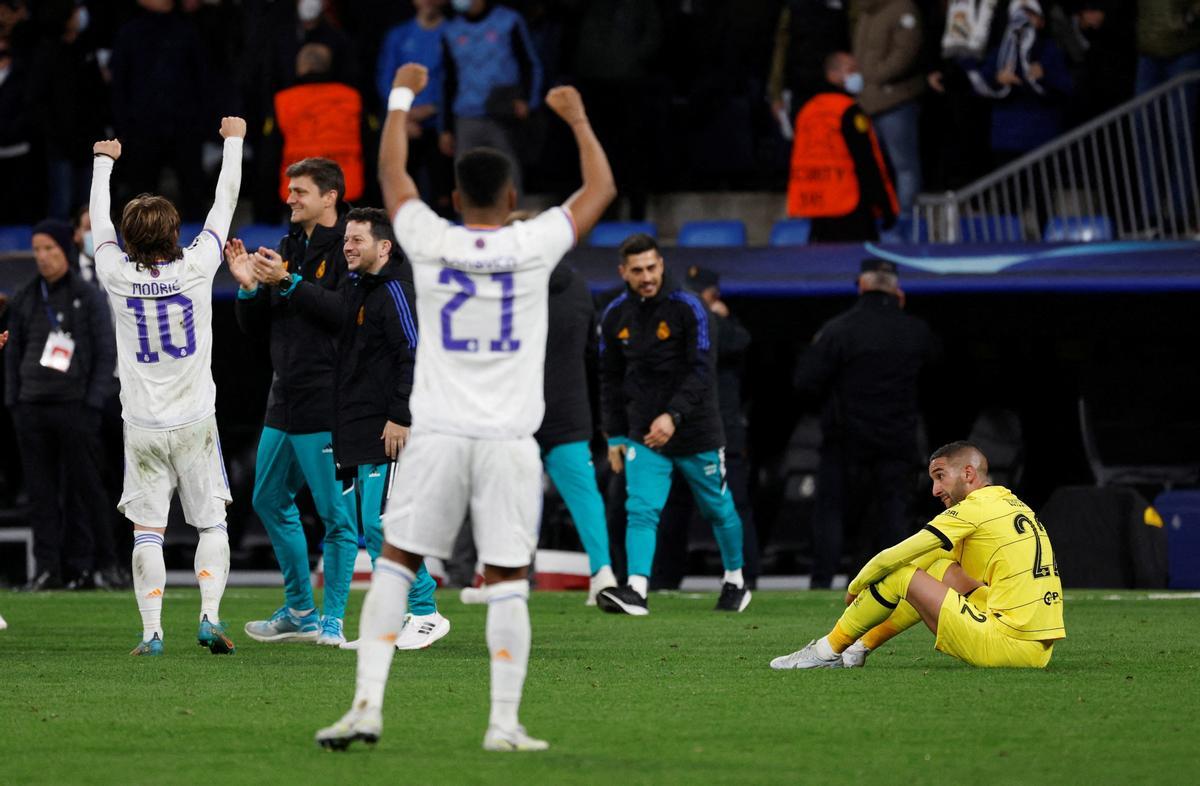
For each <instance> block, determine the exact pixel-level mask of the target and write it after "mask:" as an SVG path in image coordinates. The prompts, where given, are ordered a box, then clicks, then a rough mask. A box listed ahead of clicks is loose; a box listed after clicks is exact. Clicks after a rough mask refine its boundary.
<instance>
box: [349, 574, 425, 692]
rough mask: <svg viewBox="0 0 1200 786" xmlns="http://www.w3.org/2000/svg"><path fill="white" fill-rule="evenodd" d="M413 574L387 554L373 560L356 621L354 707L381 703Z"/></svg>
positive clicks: (406, 606) (414, 577)
mask: <svg viewBox="0 0 1200 786" xmlns="http://www.w3.org/2000/svg"><path fill="white" fill-rule="evenodd" d="M416 578H417V577H416V575H415V574H414V573H413V572H412V571H411V570H409V569H408V568H406V567H404V566H403V565H401V564H400V563H398V562H392V561H391V560H390V559H388V558H386V557H380V558H379V559H377V560H375V571H374V572H373V573H372V574H371V588H370V589H369V590H367V598H366V600H364V601H363V610H362V617H361V619H360V621H359V624H358V680H357V687H356V689H355V691H354V708H355V709H360V710H361V709H368V708H372V709H377V708H379V707H382V706H383V689H384V688H385V687H386V686H387V678H388V669H390V668H391V667H392V655H393V654H395V652H396V637H397V636H398V635H399V634H400V628H402V627H403V626H404V612H405V611H407V610H408V590H409V589H410V588H411V587H412V585H413V581H415V580H416Z"/></svg>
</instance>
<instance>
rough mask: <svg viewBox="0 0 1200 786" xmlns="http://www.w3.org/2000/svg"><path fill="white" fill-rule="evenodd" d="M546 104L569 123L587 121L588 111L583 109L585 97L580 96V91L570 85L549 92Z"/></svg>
mask: <svg viewBox="0 0 1200 786" xmlns="http://www.w3.org/2000/svg"><path fill="white" fill-rule="evenodd" d="M546 105H547V106H549V107H550V108H551V109H553V110H554V114H556V115H558V116H559V117H561V118H562V119H563V120H564V121H566V123H567V125H571V126H573V125H575V124H576V123H583V122H586V121H587V113H585V112H584V111H583V99H582V98H581V97H580V96H579V91H578V90H576V89H575V88H573V87H571V86H569V85H564V86H562V87H556V88H553V89H552V90H551V91H550V92H549V93H547V94H546Z"/></svg>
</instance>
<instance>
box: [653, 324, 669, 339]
mask: <svg viewBox="0 0 1200 786" xmlns="http://www.w3.org/2000/svg"><path fill="white" fill-rule="evenodd" d="M655 335H656V336H658V340H659V341H666V340H667V339H669V338H670V337H671V328H669V327H668V326H667V323H666V322H659V323H658V330H657V331H656V332H655Z"/></svg>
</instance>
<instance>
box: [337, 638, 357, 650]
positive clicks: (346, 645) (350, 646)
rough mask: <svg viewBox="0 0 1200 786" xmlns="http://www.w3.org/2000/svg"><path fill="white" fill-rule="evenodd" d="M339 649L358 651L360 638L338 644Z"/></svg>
mask: <svg viewBox="0 0 1200 786" xmlns="http://www.w3.org/2000/svg"><path fill="white" fill-rule="evenodd" d="M338 649H339V650H354V651H355V652H357V651H358V639H354V640H353V641H343V642H342V643H341V644H339V645H338Z"/></svg>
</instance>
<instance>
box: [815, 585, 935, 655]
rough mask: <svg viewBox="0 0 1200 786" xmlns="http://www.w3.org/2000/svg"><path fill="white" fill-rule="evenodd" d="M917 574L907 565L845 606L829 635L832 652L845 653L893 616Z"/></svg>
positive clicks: (859, 594)
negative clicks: (861, 638)
mask: <svg viewBox="0 0 1200 786" xmlns="http://www.w3.org/2000/svg"><path fill="white" fill-rule="evenodd" d="M916 572H917V569H916V568H915V567H913V566H912V565H905V566H904V567H902V568H899V569H897V570H896V571H894V572H892V573H889V574H888V575H887V576H885V577H884V578H883V579H881V580H880V581H879V582H878V583H876V584H873V585H872V586H871V587H869V588H868V589H866V590H864V591H862V592H860V593H858V597H856V598H855V599H854V602H853V603H851V604H850V605H849V606H847V607H846V610H845V611H844V612H842V616H841V619H839V620H838V621H837V624H836V625H834V626H833V630H832V631H830V632H829V644H830V646H831V647H833V651H834V652H841V651H843V650H845V649H846V647H849V646H850V645H851V644H853V643H854V642H855V641H856V640H857V639H858V637H859V636H862V635H863V634H864V633H866V632H867V631H869V630H870V629H871V628H874V627H875V626H876V625H878V624H880V623H881V622H883V621H884V620H886V619H887V618H888V617H890V616H892V612H894V611H895V610H896V607H897V606H898V605H899V603H900V601H901V600H903V598H904V596H905V595H907V594H908V584H909V582H910V581H912V577H913V574H914V573H916Z"/></svg>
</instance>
